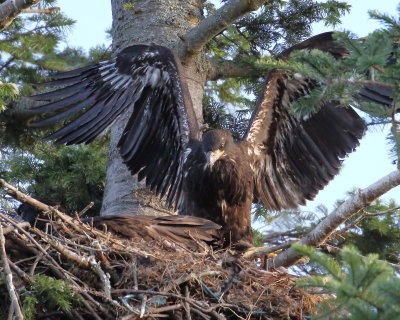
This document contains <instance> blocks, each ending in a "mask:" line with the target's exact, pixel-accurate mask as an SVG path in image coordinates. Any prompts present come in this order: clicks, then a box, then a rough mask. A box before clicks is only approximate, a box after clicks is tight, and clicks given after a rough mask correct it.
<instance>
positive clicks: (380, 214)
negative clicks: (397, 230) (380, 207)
mask: <svg viewBox="0 0 400 320" xmlns="http://www.w3.org/2000/svg"><path fill="white" fill-rule="evenodd" d="M399 209H400V206H399V207H395V208H390V209H387V210H384V211H379V212H368V211H367V210H365V209H364V210H363V213H364V214H365V215H366V216H367V217H378V216H384V215H385V214H388V213H392V212H393V211H396V210H399Z"/></svg>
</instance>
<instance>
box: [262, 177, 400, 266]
mask: <svg viewBox="0 0 400 320" xmlns="http://www.w3.org/2000/svg"><path fill="white" fill-rule="evenodd" d="M398 185H400V171H399V170H396V171H393V172H391V173H389V174H388V175H386V176H385V177H383V178H381V179H380V180H378V181H377V182H375V183H374V184H372V185H370V186H369V187H367V188H365V189H363V190H360V191H359V192H357V193H356V194H355V195H354V196H352V197H351V198H350V199H348V200H346V201H345V202H344V203H343V204H342V205H340V206H339V207H338V208H336V209H335V210H334V211H333V212H332V213H331V214H329V215H328V216H327V217H326V218H325V219H324V220H322V221H321V222H320V223H319V224H318V225H317V226H316V227H315V229H314V230H312V231H311V232H310V233H308V234H307V235H306V236H304V237H303V238H302V239H301V240H300V243H301V244H305V245H308V246H315V247H317V246H319V245H321V244H322V243H323V242H324V241H325V240H326V239H327V238H328V237H329V236H330V235H332V233H333V232H334V230H335V229H336V228H337V227H338V226H340V225H341V224H342V223H343V222H345V221H346V220H347V219H349V218H350V217H351V216H352V215H354V214H355V213H357V212H358V211H359V210H361V209H362V208H365V207H366V206H368V205H370V204H371V202H372V201H374V200H375V199H377V198H378V197H380V196H381V195H383V194H384V193H386V192H388V191H389V190H390V189H392V188H394V187H396V186H398ZM300 258H301V256H299V255H298V254H297V253H296V252H295V251H294V250H293V249H292V248H289V249H288V250H286V251H284V252H282V253H280V254H279V255H278V256H277V257H275V258H273V259H271V261H270V263H269V264H268V265H270V266H272V267H274V268H277V267H280V266H291V265H293V264H295V263H296V262H297V261H298V260H299V259H300Z"/></svg>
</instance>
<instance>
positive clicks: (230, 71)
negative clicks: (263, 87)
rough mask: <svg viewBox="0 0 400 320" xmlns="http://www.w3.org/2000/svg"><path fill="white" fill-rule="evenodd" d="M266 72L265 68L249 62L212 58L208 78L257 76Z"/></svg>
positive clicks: (212, 79)
mask: <svg viewBox="0 0 400 320" xmlns="http://www.w3.org/2000/svg"><path fill="white" fill-rule="evenodd" d="M264 74H265V70H261V69H257V68H255V67H254V66H251V65H249V64H247V65H246V64H242V63H238V62H237V61H233V60H226V59H218V58H212V59H210V68H209V70H208V76H207V80H211V81H215V80H219V79H227V78H238V77H239V78H256V77H261V76H263V75H264Z"/></svg>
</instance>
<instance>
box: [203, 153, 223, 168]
mask: <svg viewBox="0 0 400 320" xmlns="http://www.w3.org/2000/svg"><path fill="white" fill-rule="evenodd" d="M223 154H224V150H219V149H218V150H214V151H209V152H207V154H206V156H207V165H208V167H210V168H212V167H213V165H214V163H215V162H216V161H217V160H218V159H219V158H221V156H222V155H223Z"/></svg>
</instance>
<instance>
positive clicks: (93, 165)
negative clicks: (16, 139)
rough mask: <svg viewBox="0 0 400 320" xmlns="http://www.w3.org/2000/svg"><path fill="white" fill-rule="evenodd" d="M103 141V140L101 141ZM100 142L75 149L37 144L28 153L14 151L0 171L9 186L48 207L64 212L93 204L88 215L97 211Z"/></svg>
mask: <svg viewBox="0 0 400 320" xmlns="http://www.w3.org/2000/svg"><path fill="white" fill-rule="evenodd" d="M103 140H104V139H103ZM106 145H107V144H106V143H104V141H102V140H99V141H96V142H95V143H93V144H91V145H90V146H88V145H79V146H72V147H66V146H58V147H55V146H53V145H52V144H50V143H38V144H36V145H35V147H34V149H33V150H32V152H23V151H19V150H16V151H14V152H12V153H10V154H9V156H8V157H7V156H6V155H3V157H4V159H3V161H2V163H1V168H0V171H2V172H3V177H4V179H6V180H7V181H9V182H10V183H12V184H13V185H16V186H18V187H19V188H20V189H22V190H23V191H25V192H27V193H28V194H30V195H31V196H33V197H34V198H36V199H39V200H40V201H42V202H44V203H46V204H48V205H60V206H61V207H62V208H63V210H66V212H69V213H73V212H74V211H80V210H82V209H83V208H84V207H85V206H86V205H88V204H89V203H90V202H91V201H93V202H94V203H95V205H94V206H93V208H92V209H91V210H90V212H89V214H92V215H94V214H96V213H98V212H99V211H100V207H101V201H102V197H103V191H104V180H105V172H106V147H105V146H106Z"/></svg>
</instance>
